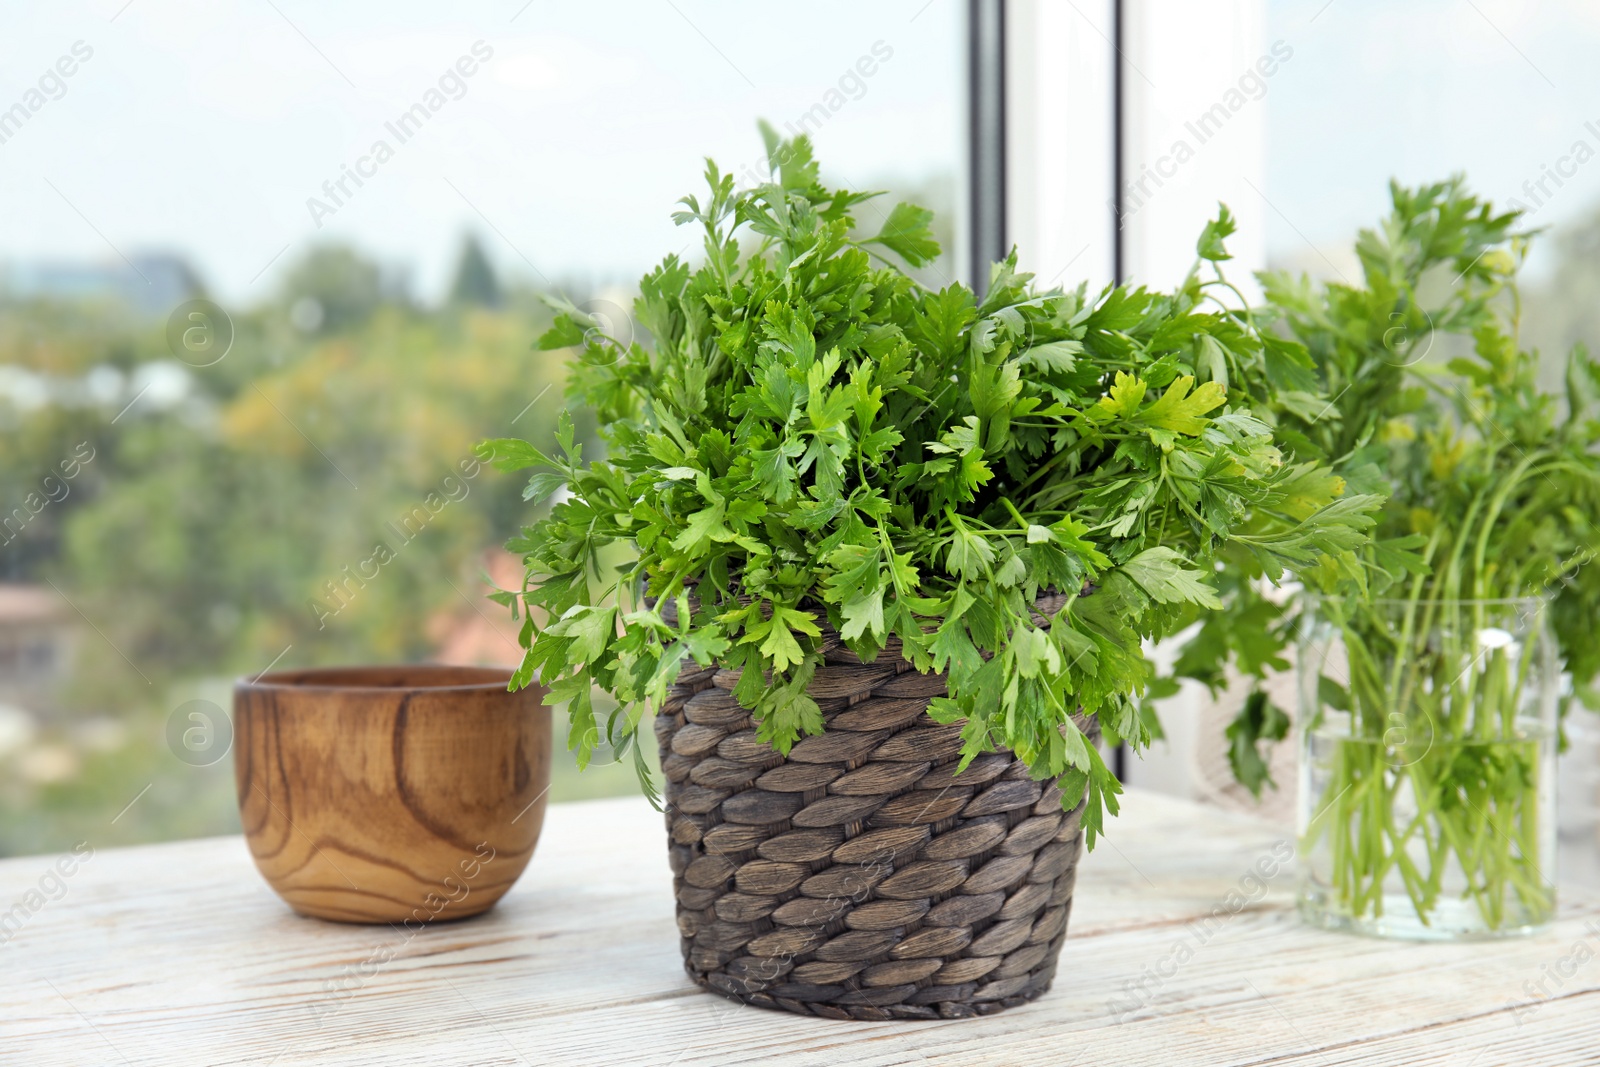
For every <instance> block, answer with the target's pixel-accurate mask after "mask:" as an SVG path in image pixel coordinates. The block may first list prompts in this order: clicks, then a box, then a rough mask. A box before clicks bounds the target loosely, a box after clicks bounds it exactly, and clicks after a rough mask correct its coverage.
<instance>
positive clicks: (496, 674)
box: [234, 666, 551, 924]
mask: <svg viewBox="0 0 1600 1067" xmlns="http://www.w3.org/2000/svg"><path fill="white" fill-rule="evenodd" d="M509 677H510V672H509V671H504V670H499V669H494V668H481V667H448V666H405V667H348V668H324V669H316V670H301V671H278V672H274V673H271V674H265V675H262V676H261V677H259V678H255V679H248V680H240V682H239V683H238V684H237V685H236V687H235V689H234V732H235V742H234V772H235V782H236V785H237V787H238V796H239V812H240V816H241V818H242V820H243V823H244V832H245V837H246V840H247V842H248V843H249V846H250V852H251V855H252V856H253V857H254V858H255V863H256V866H257V868H258V869H260V871H261V873H262V875H263V876H264V877H265V878H266V880H267V882H268V883H269V884H270V885H271V886H272V888H273V889H274V890H275V891H276V892H277V893H278V894H279V895H280V896H282V897H283V899H284V900H286V901H287V902H288V903H289V905H290V906H291V907H292V908H294V909H295V910H296V911H298V912H300V913H301V914H304V915H314V916H317V917H318V918H323V919H335V920H342V921H345V922H390V923H402V924H414V923H425V922H431V921H433V920H436V919H460V918H465V917H467V916H469V915H476V914H478V913H479V912H482V911H484V910H485V909H487V908H489V907H490V906H492V905H493V904H494V902H495V901H496V900H498V899H500V897H501V896H502V895H503V894H504V893H505V891H506V890H507V889H509V888H510V887H511V884H512V883H513V882H515V881H516V879H517V876H518V875H520V874H521V873H522V871H523V869H524V868H525V867H526V866H527V865H528V860H529V859H530V858H531V857H532V855H533V849H534V845H535V843H536V842H537V841H538V839H539V830H540V828H541V826H542V825H543V823H544V810H545V792H546V791H547V789H548V788H549V784H550V753H551V739H550V712H549V709H547V708H546V707H544V705H543V702H542V701H543V697H544V691H543V690H542V689H541V688H540V687H538V686H537V685H535V686H531V687H529V688H527V689H523V690H520V691H517V692H508V691H507V689H506V683H507V681H508V679H509Z"/></svg>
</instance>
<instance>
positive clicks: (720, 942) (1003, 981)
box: [656, 646, 1094, 1019]
mask: <svg viewBox="0 0 1600 1067" xmlns="http://www.w3.org/2000/svg"><path fill="white" fill-rule="evenodd" d="M738 677H739V676H738V673H737V672H734V671H726V670H717V669H715V668H709V669H693V665H692V664H690V665H689V669H686V670H685V671H684V673H683V675H682V676H681V677H680V680H679V683H678V685H677V686H676V687H675V688H674V690H673V692H672V695H671V698H670V699H669V700H668V701H667V703H666V705H665V707H664V708H663V711H662V714H661V715H659V716H658V717H657V719H656V732H657V737H658V739H659V740H660V743H661V756H662V760H661V762H662V768H663V770H664V772H665V775H666V779H667V789H666V798H667V831H668V835H669V837H670V846H669V851H670V855H671V862H672V872H673V889H674V891H675V893H676V894H677V903H678V929H679V931H680V933H681V934H682V939H683V942H682V943H683V956H684V966H685V968H686V969H687V970H688V972H689V976H690V977H691V978H693V979H694V980H695V981H696V982H698V983H699V984H700V985H702V986H705V987H706V988H707V989H710V990H712V991H714V992H717V993H720V994H722V995H723V996H726V997H730V998H732V999H734V1000H739V1001H743V1002H744V1003H747V1004H754V1005H758V1006H760V1007H766V1008H781V1009H784V1010H787V1011H793V1012H799V1013H801V1014H805V1015H820V1016H824V1017H826V1018H830V1019H893V1018H939V1017H944V1018H953V1017H960V1016H970V1015H986V1014H989V1013H991V1012H996V1011H999V1010H1001V1009H1002V1008H1008V1007H1011V1006H1013V1005H1016V1004H1022V1003H1024V1002H1026V1001H1029V1000H1032V999H1033V998H1034V997H1037V996H1038V995H1039V994H1041V993H1043V992H1044V991H1045V990H1046V989H1048V988H1049V987H1050V980H1051V978H1052V977H1054V975H1055V970H1056V959H1057V957H1058V956H1059V955H1060V952H1061V943H1062V941H1063V940H1064V939H1065V938H1066V931H1067V915H1068V912H1069V911H1070V910H1071V907H1072V888H1073V883H1074V880H1075V877H1076V873H1077V863H1078V855H1079V852H1080V849H1081V846H1082V841H1083V834H1082V831H1081V830H1080V821H1081V818H1082V810H1083V809H1082V806H1081V805H1080V806H1079V808H1078V809H1077V810H1075V811H1073V812H1071V813H1070V814H1067V813H1063V812H1062V811H1061V803H1060V799H1061V794H1060V791H1059V790H1058V789H1056V788H1055V787H1054V786H1053V785H1052V786H1049V787H1048V788H1046V787H1045V786H1044V785H1042V784H1041V783H1039V782H1034V781H1030V780H1029V778H1028V773H1027V768H1026V767H1025V766H1024V765H1023V764H1022V762H1021V761H1020V760H1018V759H1017V758H1016V757H1015V756H1013V755H1012V754H1011V753H1009V752H999V753H989V754H985V755H982V756H979V757H978V758H977V759H976V760H974V761H973V762H972V764H971V766H969V767H968V768H967V770H966V771H964V772H962V773H961V774H959V775H958V774H956V773H955V770H956V766H957V764H958V762H959V754H960V749H961V740H960V731H961V728H960V726H959V724H958V725H954V726H941V725H939V724H937V723H935V722H934V721H933V720H932V719H930V718H928V716H927V714H926V710H925V709H926V708H927V706H928V701H929V700H930V699H931V698H933V697H935V696H942V695H943V694H944V693H945V685H944V678H943V676H938V675H924V674H918V673H916V672H915V671H913V670H912V667H911V664H910V663H908V662H907V661H906V660H905V659H903V658H901V657H900V656H899V655H898V652H897V650H895V649H889V650H887V651H885V652H884V653H883V654H882V655H880V656H879V657H878V659H877V661H876V662H874V663H872V664H863V663H861V662H860V661H859V660H858V659H856V658H855V656H853V655H852V654H851V653H850V652H849V651H848V650H846V649H844V648H842V647H837V646H836V647H835V648H834V650H833V651H830V652H828V654H827V664H826V665H825V666H823V667H821V668H819V669H818V670H817V673H816V676H815V678H814V679H813V681H812V683H811V687H810V690H809V692H810V693H811V695H812V697H813V698H814V699H816V701H817V703H818V704H819V705H820V706H821V708H822V711H823V713H824V716H825V717H826V719H827V731H826V732H825V733H824V734H822V735H821V736H818V737H808V738H805V739H803V740H801V741H800V742H799V743H797V744H796V745H795V746H794V748H793V749H792V750H791V751H790V753H789V756H788V758H787V759H786V758H784V757H782V756H780V755H778V754H777V753H776V752H774V751H773V750H772V748H771V747H770V746H768V745H767V744H765V743H763V742H761V741H758V740H757V739H756V735H755V730H754V729H753V728H752V723H751V720H750V716H749V714H748V713H747V712H746V711H745V710H744V709H743V708H741V707H740V706H739V704H738V702H737V701H736V700H735V699H734V697H733V694H732V692H731V690H732V688H733V686H734V683H735V682H737V681H738ZM1079 725H1080V727H1082V728H1084V729H1085V730H1086V731H1087V730H1092V729H1094V726H1093V724H1092V723H1090V722H1087V721H1080V723H1079Z"/></svg>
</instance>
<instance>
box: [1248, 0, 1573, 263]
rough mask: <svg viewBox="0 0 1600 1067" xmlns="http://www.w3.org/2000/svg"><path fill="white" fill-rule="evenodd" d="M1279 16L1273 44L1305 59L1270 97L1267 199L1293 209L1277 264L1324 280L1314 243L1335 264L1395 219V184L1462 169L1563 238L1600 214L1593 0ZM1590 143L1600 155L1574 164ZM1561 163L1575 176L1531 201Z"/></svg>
mask: <svg viewBox="0 0 1600 1067" xmlns="http://www.w3.org/2000/svg"><path fill="white" fill-rule="evenodd" d="M1267 11H1268V15H1267V18H1268V24H1267V34H1266V39H1267V40H1268V41H1273V40H1279V39H1281V40H1283V41H1285V42H1286V43H1288V44H1289V45H1290V46H1292V47H1293V48H1294V57H1293V59H1292V60H1290V61H1289V62H1288V63H1285V64H1284V65H1283V68H1282V71H1281V72H1280V73H1279V74H1278V75H1277V76H1276V77H1274V78H1273V79H1272V82H1271V84H1270V87H1269V90H1268V92H1267V95H1266V98H1265V101H1266V105H1267V109H1268V110H1267V154H1266V160H1267V189H1266V192H1267V195H1268V196H1269V197H1271V200H1272V203H1273V205H1274V206H1275V207H1276V208H1277V210H1278V211H1280V212H1281V215H1274V216H1272V217H1271V219H1270V225H1269V229H1268V254H1269V256H1270V257H1271V258H1272V259H1274V260H1276V261H1278V262H1289V263H1293V264H1294V265H1296V266H1299V267H1305V268H1306V269H1310V270H1316V268H1318V267H1323V268H1324V269H1323V270H1320V271H1317V273H1326V269H1325V264H1323V263H1322V261H1321V258H1320V256H1319V255H1318V254H1317V253H1314V252H1312V251H1311V250H1310V248H1309V247H1308V243H1309V244H1311V245H1317V246H1319V247H1321V248H1324V249H1327V250H1329V251H1330V253H1332V254H1334V255H1336V256H1337V255H1338V254H1339V253H1338V252H1337V251H1335V250H1336V249H1340V248H1342V246H1345V245H1348V243H1349V240H1350V237H1351V236H1352V235H1353V233H1354V231H1355V229H1356V228H1357V227H1358V226H1362V225H1370V224H1371V223H1372V222H1373V221H1375V220H1376V219H1377V218H1378V216H1379V215H1380V214H1382V213H1383V211H1384V210H1385V209H1386V208H1387V204H1388V179H1389V178H1390V177H1391V176H1396V177H1398V178H1400V179H1401V180H1402V181H1404V182H1407V183H1413V184H1414V183H1419V182H1424V181H1431V180H1435V179H1440V178H1444V177H1446V176H1448V175H1449V174H1450V173H1451V172H1452V171H1458V170H1464V171H1466V173H1467V176H1468V179H1469V180H1470V182H1471V184H1472V185H1473V187H1474V188H1475V189H1476V190H1477V191H1479V192H1480V193H1484V194H1487V195H1488V196H1490V197H1492V198H1494V199H1495V200H1496V201H1497V202H1503V201H1508V200H1509V199H1510V198H1512V197H1516V198H1519V199H1521V200H1523V202H1524V203H1525V204H1527V206H1528V207H1530V208H1534V209H1535V210H1534V212H1533V215H1532V217H1531V219H1530V222H1531V224H1532V225H1535V226H1550V227H1552V228H1553V229H1557V230H1559V228H1560V227H1561V225H1562V224H1563V223H1568V222H1571V221H1572V220H1573V219H1574V218H1576V217H1580V216H1583V215H1586V214H1589V213H1592V212H1593V211H1595V210H1596V209H1597V208H1600V63H1597V62H1596V59H1595V56H1596V54H1597V52H1600V3H1597V2H1596V0H1405V2H1404V3H1395V2H1393V0H1387V2H1386V0H1332V2H1331V3H1330V2H1329V0H1268V2H1267ZM1588 122H1594V123H1595V126H1594V129H1593V130H1590V129H1588V128H1586V126H1585V123H1588ZM1580 140H1582V141H1584V142H1586V144H1587V145H1588V148H1589V149H1590V150H1591V151H1592V152H1593V153H1594V157H1593V158H1591V159H1589V160H1588V161H1587V162H1585V163H1582V164H1578V163H1577V161H1576V158H1575V157H1574V158H1573V159H1572V160H1570V161H1569V162H1567V163H1565V164H1562V157H1564V156H1569V155H1571V154H1572V153H1573V148H1574V144H1575V142H1577V141H1580ZM1558 164H1559V165H1561V166H1563V168H1564V169H1565V170H1567V171H1569V172H1571V173H1572V177H1570V178H1563V179H1562V182H1563V184H1562V185H1561V186H1559V187H1558V186H1557V185H1556V183H1555V182H1554V181H1553V180H1549V179H1547V180H1546V184H1545V190H1546V191H1547V193H1548V194H1549V195H1545V194H1542V193H1541V194H1537V195H1538V199H1539V200H1540V201H1542V203H1538V202H1535V201H1534V200H1532V199H1530V198H1529V196H1528V193H1527V192H1526V191H1525V190H1524V188H1523V183H1524V182H1528V181H1537V180H1538V179H1539V178H1541V177H1542V176H1543V175H1544V173H1545V172H1544V168H1545V167H1546V166H1547V165H1548V166H1549V167H1551V168H1555V167H1557V166H1558ZM1302 235H1303V238H1304V239H1302ZM1330 246H1332V247H1330ZM1344 254H1347V253H1344ZM1335 262H1339V260H1338V259H1337V258H1335ZM1538 266H1539V262H1538V261H1537V260H1535V261H1532V262H1530V269H1531V270H1532V271H1533V272H1534V273H1535V274H1537V268H1538Z"/></svg>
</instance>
